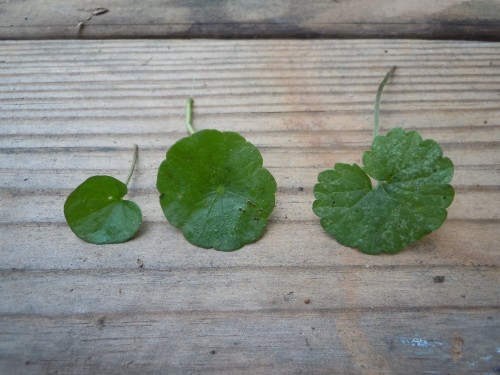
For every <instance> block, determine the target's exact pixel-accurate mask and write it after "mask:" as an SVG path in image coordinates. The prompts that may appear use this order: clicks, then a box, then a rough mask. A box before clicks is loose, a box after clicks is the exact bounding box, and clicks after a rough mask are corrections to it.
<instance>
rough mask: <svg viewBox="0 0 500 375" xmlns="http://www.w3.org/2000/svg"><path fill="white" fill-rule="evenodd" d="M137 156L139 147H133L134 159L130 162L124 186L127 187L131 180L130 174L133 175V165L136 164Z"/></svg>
mask: <svg viewBox="0 0 500 375" xmlns="http://www.w3.org/2000/svg"><path fill="white" fill-rule="evenodd" d="M138 156H139V146H137V145H134V158H133V160H132V167H130V172H129V173H128V177H127V182H125V185H127V186H128V183H129V182H130V179H131V178H132V173H134V169H135V165H136V164H137V157H138Z"/></svg>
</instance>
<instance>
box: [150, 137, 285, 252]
mask: <svg viewBox="0 0 500 375" xmlns="http://www.w3.org/2000/svg"><path fill="white" fill-rule="evenodd" d="M157 188H158V191H159V192H160V193H161V195H160V204H161V207H162V209H163V212H164V214H165V216H166V218H167V219H168V221H169V222H170V223H171V224H172V225H174V226H175V227H178V228H180V229H181V230H182V232H183V234H184V236H185V237H186V239H187V240H188V241H189V242H191V243H192V244H194V245H196V246H199V247H203V248H214V249H216V250H221V251H233V250H237V249H239V248H241V247H242V246H244V245H246V244H248V243H251V242H253V241H256V240H257V239H259V238H260V237H261V236H262V234H263V232H264V229H265V227H266V224H267V222H268V218H269V216H270V214H271V212H272V211H273V209H274V203H275V193H276V181H275V180H274V177H273V176H272V175H271V173H270V172H269V171H268V170H267V169H265V168H263V167H262V156H261V154H260V152H259V150H258V149H257V148H256V147H255V146H254V145H252V144H251V143H249V142H247V141H246V140H245V138H243V137H242V136H241V135H239V134H237V133H234V132H220V131H218V130H201V131H198V132H196V133H194V134H193V135H192V136H190V137H186V138H183V139H181V140H179V141H178V142H177V143H175V144H174V145H173V146H172V147H171V148H170V149H169V150H168V152H167V157H166V159H165V160H164V161H163V162H162V164H161V165H160V168H159V170H158V180H157Z"/></svg>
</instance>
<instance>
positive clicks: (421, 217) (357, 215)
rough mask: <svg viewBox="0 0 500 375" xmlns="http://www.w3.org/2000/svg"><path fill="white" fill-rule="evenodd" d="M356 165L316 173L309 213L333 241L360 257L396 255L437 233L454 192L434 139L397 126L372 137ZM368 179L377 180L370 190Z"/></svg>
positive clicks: (449, 169)
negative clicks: (381, 254) (411, 244)
mask: <svg viewBox="0 0 500 375" xmlns="http://www.w3.org/2000/svg"><path fill="white" fill-rule="evenodd" d="M363 163H364V171H363V169H361V168H360V167H359V166H358V165H356V164H354V165H348V164H336V165H335V167H334V169H332V170H326V171H323V172H321V173H320V174H319V176H318V181H319V183H318V184H317V185H316V186H315V187H314V196H315V198H316V201H315V202H314V205H313V210H314V213H315V214H316V215H317V216H319V217H320V218H321V225H322V226H323V228H324V229H325V230H326V231H327V232H328V233H329V234H331V235H333V236H335V238H336V239H337V241H338V242H340V243H341V244H343V245H346V246H350V247H355V248H358V249H360V250H361V251H362V252H364V253H368V254H379V253H382V252H385V253H396V252H398V251H400V250H401V249H403V248H404V247H406V246H407V245H409V244H410V243H412V242H414V241H416V240H418V239H420V238H422V237H424V236H425V235H427V234H429V233H430V232H432V231H434V230H436V229H438V228H439V227H440V226H441V225H442V224H443V222H444V220H445V219H446V216H447V211H446V208H447V207H448V206H449V205H450V204H451V202H452V201H453V197H454V190H453V188H452V187H451V186H450V185H449V184H448V182H450V181H451V179H452V177H453V163H452V162H451V160H450V159H448V158H445V157H443V153H442V150H441V148H440V147H439V145H438V144H437V143H436V142H435V141H433V140H422V138H421V136H420V135H419V134H418V133H417V132H415V131H409V132H405V131H404V130H402V129H400V128H396V129H393V130H391V131H390V132H389V133H387V135H386V136H377V137H376V138H375V139H374V141H373V145H372V148H371V150H370V151H367V152H365V153H364V155H363ZM368 176H371V177H372V178H374V179H376V180H378V181H379V184H378V186H377V187H376V188H375V189H372V184H371V181H370V178H369V177H368Z"/></svg>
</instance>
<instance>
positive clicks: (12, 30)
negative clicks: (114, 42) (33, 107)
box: [0, 0, 500, 41]
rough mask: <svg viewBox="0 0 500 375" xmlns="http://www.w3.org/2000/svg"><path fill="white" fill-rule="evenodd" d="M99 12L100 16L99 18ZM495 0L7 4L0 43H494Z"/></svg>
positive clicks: (499, 33)
mask: <svg viewBox="0 0 500 375" xmlns="http://www.w3.org/2000/svg"><path fill="white" fill-rule="evenodd" d="M105 10H106V11H105ZM499 20H500V4H499V2H498V1H496V0H474V1H471V0H441V1H431V0H420V1H400V2H396V1H389V0H381V1H376V2H374V1H371V0H333V1H331V0H315V1H311V2H298V1H293V0H268V1H262V0H245V1H241V0H237V1H234V0H217V1H202V0H189V1H186V0H182V1H179V0H162V1H159V0H155V1H148V2H145V3H138V2H136V1H132V0H101V1H99V2H98V3H96V2H92V1H88V0H78V1H77V0H66V1H64V2H63V1H59V0H46V1H44V2H43V4H41V3H40V2H39V1H36V0H11V1H8V2H3V3H0V39H47V38H56V39H60V38H144V37H155V38H158V37H160V38H325V37H328V38H331V37H334V38H339V37H341V38H428V39H461V40H463V39H474V40H490V41H494V40H496V41H498V40H499V39H500V26H499Z"/></svg>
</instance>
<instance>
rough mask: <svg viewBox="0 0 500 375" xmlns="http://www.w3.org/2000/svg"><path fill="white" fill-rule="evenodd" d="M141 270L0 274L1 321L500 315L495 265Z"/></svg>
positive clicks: (499, 275) (6, 272) (12, 272)
mask: <svg viewBox="0 0 500 375" xmlns="http://www.w3.org/2000/svg"><path fill="white" fill-rule="evenodd" d="M164 251H168V249H165V250H164ZM142 268H143V267H135V269H133V270H113V269H101V270H74V271H66V270H62V271H50V270H49V271H22V270H19V271H12V270H6V271H0V275H1V277H2V283H1V285H0V293H1V294H2V296H3V298H2V302H1V303H0V314H23V313H28V314H41V315H69V314H88V313H112V312H122V313H129V314H136V313H142V312H182V311H211V312H217V311H221V312H227V311H260V310H262V311H272V310H290V309H291V310H300V311H305V312H306V311H308V309H311V308H312V309H317V310H323V309H325V310H333V311H335V310H338V309H340V310H344V309H347V310H351V309H372V308H373V309H376V310H396V311H397V310H401V309H403V310H405V309H411V308H420V307H423V308H428V307H437V308H440V307H446V308H464V307H491V308H498V309H500V289H499V288H484V285H498V283H499V282H500V273H499V272H498V270H497V269H496V267H495V266H493V267H483V266H479V267H471V266H456V267H452V266H448V267H429V266H423V267H422V266H417V265H411V266H409V267H405V266H403V265H399V266H398V267H394V266H389V267H381V268H380V267H366V266H364V265H361V266H351V267H347V266H344V267H336V266H333V267H323V266H318V265H316V266H312V267H309V266H304V267H299V266H292V267H281V266H277V267H266V266H261V267H257V268H254V267H248V268H247V267H239V266H236V267H223V268H216V267H206V268H205V267H203V268H202V267H193V268H191V267H189V268H184V269H182V268H179V269H173V270H168V269H167V270H154V269H148V270H147V271H145V272H143V269H142ZM256 275H258V277H256ZM291 275H293V277H291ZM436 276H444V282H443V283H436V280H434V277H436ZM97 280H98V281H97ZM352 295H355V296H356V298H351V296H352ZM308 300H309V301H310V302H309V303H307V302H304V301H308Z"/></svg>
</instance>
